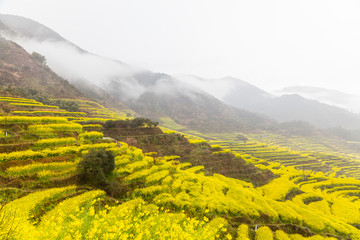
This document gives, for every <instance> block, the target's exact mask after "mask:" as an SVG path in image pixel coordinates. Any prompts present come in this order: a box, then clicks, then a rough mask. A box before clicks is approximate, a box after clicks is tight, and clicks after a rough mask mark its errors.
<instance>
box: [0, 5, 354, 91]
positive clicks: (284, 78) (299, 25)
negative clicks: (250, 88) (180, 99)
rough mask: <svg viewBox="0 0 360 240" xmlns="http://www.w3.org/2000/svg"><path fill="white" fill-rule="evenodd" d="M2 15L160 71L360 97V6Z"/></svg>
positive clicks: (92, 9) (56, 9)
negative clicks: (21, 18) (320, 89)
mask: <svg viewBox="0 0 360 240" xmlns="http://www.w3.org/2000/svg"><path fill="white" fill-rule="evenodd" d="M0 12H1V13H8V14H15V15H20V16H24V17H28V18H31V19H33V20H35V21H37V22H40V23H42V24H44V25H46V26H48V27H50V28H52V29H53V30H55V31H56V32H58V33H59V34H60V35H62V36H63V37H64V38H66V39H68V40H69V41H71V42H73V43H75V44H76V45H78V46H80V47H81V48H83V49H85V50H88V51H90V52H93V53H96V54H99V55H102V56H106V57H109V58H113V59H117V60H120V61H123V62H126V63H129V64H132V65H135V66H138V67H142V68H147V69H150V70H153V71H157V72H165V73H169V74H185V73H188V74H195V75H198V76H201V77H205V78H217V77H223V76H233V77H237V78H240V79H242V80H244V81H247V82H250V83H252V84H255V85H257V86H259V87H262V88H264V89H266V90H277V89H281V88H282V87H285V86H292V85H310V86H319V87H326V88H332V89H337V90H342V91H346V92H352V93H357V94H360V81H359V79H360V14H359V13H360V1H355V0H346V1H343V0H338V1H333V0H301V1H298V0H272V1H269V0H262V1H260V0H251V1H241V0H222V1H221V0H102V1H100V0H61V1H55V0H31V1H29V0H0Z"/></svg>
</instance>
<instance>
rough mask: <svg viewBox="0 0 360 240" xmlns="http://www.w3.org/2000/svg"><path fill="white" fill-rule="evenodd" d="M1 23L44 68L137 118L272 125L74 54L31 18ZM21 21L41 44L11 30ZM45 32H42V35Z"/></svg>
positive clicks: (231, 126)
mask: <svg viewBox="0 0 360 240" xmlns="http://www.w3.org/2000/svg"><path fill="white" fill-rule="evenodd" d="M0 20H1V18H0ZM6 21H8V22H10V23H11V24H9V25H6V24H5V25H6V26H7V28H8V29H11V31H13V32H15V33H16V34H11V33H9V31H8V29H5V30H3V31H2V34H3V35H5V36H6V37H7V38H10V39H12V40H14V41H16V42H18V43H19V44H20V45H22V46H24V47H25V49H27V50H28V51H29V52H32V51H36V52H39V53H40V54H43V55H45V57H46V59H47V63H48V65H49V66H50V67H51V68H53V69H54V71H55V72H57V73H58V74H59V75H61V76H63V77H64V78H66V79H68V80H69V81H70V82H71V83H73V84H74V85H75V86H77V87H78V88H79V89H80V90H82V91H83V92H88V91H89V89H91V87H90V86H91V85H96V86H97V87H99V88H101V89H103V90H104V91H105V92H107V93H108V94H110V95H111V96H112V97H113V98H115V99H117V100H118V101H121V102H124V103H125V104H126V105H129V106H131V107H132V109H134V110H135V111H136V112H137V113H138V114H140V115H142V116H147V117H152V118H154V119H158V118H159V117H171V118H172V119H174V120H176V121H177V122H178V123H180V124H183V125H186V126H188V127H191V128H196V129H202V130H206V131H215V130H216V131H234V130H236V129H237V130H239V129H242V130H244V129H249V128H267V127H269V126H270V125H272V121H270V120H268V119H266V118H265V117H263V116H260V115H258V114H254V113H250V112H248V111H244V110H239V109H236V108H233V107H229V106H227V105H225V104H224V103H222V102H221V101H219V100H218V99H216V98H215V97H213V96H211V95H209V94H207V93H205V92H203V91H201V90H198V89H194V88H193V87H191V86H189V85H187V84H184V83H182V82H180V81H178V80H177V79H176V78H174V77H171V76H169V75H166V74H161V73H152V72H150V71H147V70H142V69H138V68H135V67H132V66H129V65H127V64H124V63H122V62H119V61H115V60H111V59H107V58H103V57H100V56H97V55H94V54H91V53H88V52H86V51H83V50H79V49H80V48H78V47H77V46H75V45H73V44H71V43H69V42H68V41H66V40H64V39H63V38H62V37H58V36H60V35H58V34H53V33H52V30H50V29H46V27H44V26H43V25H41V24H37V23H36V22H34V21H32V20H27V19H26V18H22V17H16V16H15V17H10V18H6ZM27 21H30V23H27ZM13 22H16V24H15V23H13ZM20 22H26V23H24V25H31V28H32V32H33V33H36V32H40V35H41V36H40V37H39V38H40V39H41V40H40V41H39V40H38V39H37V38H36V37H35V36H33V35H32V34H28V33H27V32H26V31H25V30H24V29H23V28H20V27H15V28H14V29H12V28H11V26H17V24H20ZM36 26H37V27H36ZM44 28H45V30H44ZM44 32H45V33H47V34H44V35H42V33H44ZM48 33H51V34H48ZM46 36H51V37H49V38H46ZM53 36H57V37H55V38H54V37H53ZM150 103H151V104H150ZM219 123H221V124H219Z"/></svg>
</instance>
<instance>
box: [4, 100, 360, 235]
mask: <svg viewBox="0 0 360 240" xmlns="http://www.w3.org/2000/svg"><path fill="white" fill-rule="evenodd" d="M4 99H6V98H4ZM8 100H9V101H10V100H11V101H13V102H14V103H25V102H27V103H29V104H34V105H41V104H39V103H37V102H34V101H31V100H26V99H15V98H12V99H10V98H9V99H8ZM89 105H91V106H97V104H91V103H90V102H87V103H86V105H85V104H84V105H81V106H80V107H82V108H80V110H81V111H79V112H78V113H77V114H79V115H81V116H71V113H70V112H69V115H67V113H68V112H67V111H65V110H62V109H58V108H56V107H55V106H49V107H39V108H36V109H30V110H24V109H19V108H23V107H24V106H23V105H16V104H15V105H12V106H13V107H12V110H11V111H10V112H7V113H6V114H5V115H4V116H1V117H0V128H1V133H0V137H1V138H0V140H1V144H0V151H1V152H0V170H1V171H0V185H1V190H0V196H1V207H0V236H1V237H0V238H2V239H360V230H359V229H358V227H359V222H360V221H359V220H360V200H359V196H360V180H357V179H352V178H347V177H345V176H342V177H341V178H337V177H335V175H340V174H347V175H351V174H353V175H356V173H357V169H356V166H355V164H354V165H353V166H350V167H349V168H345V166H341V165H340V163H339V162H338V161H339V160H338V159H332V158H331V157H330V156H335V155H331V154H330V155H329V156H328V157H327V159H326V160H325V157H324V156H323V155H316V154H320V153H316V152H310V153H305V152H300V151H298V152H296V151H292V150H289V149H286V148H281V147H279V146H270V145H268V144H260V143H258V142H255V141H254V140H251V141H248V142H246V143H244V142H240V141H239V140H238V139H235V138H236V136H237V135H235V134H234V135H226V136H224V135H209V136H205V137H207V138H211V139H212V142H211V144H213V148H214V149H219V151H225V152H226V151H230V150H223V149H222V148H220V147H218V146H216V145H221V146H224V147H226V148H228V149H231V150H232V151H234V152H235V153H236V154H237V156H239V157H241V158H242V159H244V160H245V161H246V162H248V163H249V164H254V165H255V166H256V167H258V168H260V169H268V170H271V171H272V172H273V173H275V174H276V175H277V176H278V177H277V178H275V179H273V180H272V181H271V182H270V183H268V184H266V185H263V186H261V187H254V186H253V185H252V184H251V183H249V182H246V181H243V180H240V179H233V178H228V177H225V176H222V175H220V174H212V175H206V174H205V173H204V167H203V166H192V165H191V164H190V163H187V162H179V161H178V158H179V157H178V156H162V157H154V156H155V155H156V154H154V153H149V154H144V153H143V152H142V151H141V150H140V149H138V148H135V147H132V146H129V145H127V144H126V143H123V142H122V143H117V142H114V141H112V140H111V139H107V138H105V139H104V136H103V134H102V133H101V132H98V131H96V130H94V129H96V128H99V122H103V121H105V120H106V119H122V118H123V117H124V116H123V115H116V112H115V111H111V110H106V109H105V110H104V109H103V108H102V107H101V106H97V108H98V109H100V110H99V111H97V110H94V109H89V108H92V107H89ZM87 107H88V108H87ZM25 108H26V107H25ZM40 108H41V109H40ZM42 108H43V109H42ZM86 108H87V109H86ZM50 109H52V110H50ZM101 109H103V110H101ZM42 110H44V111H42ZM86 110H88V111H86ZM21 111H26V112H21ZM96 111H97V112H96ZM39 112H43V113H39ZM59 112H61V113H62V114H63V115H61V114H59ZM100 112H101V114H99V113H100ZM84 114H85V115H84ZM39 115H41V116H39ZM98 119H101V120H98ZM100 126H101V125H100ZM87 130H88V131H87ZM190 134H191V136H192V140H191V141H190V142H192V143H193V144H199V141H202V140H199V139H200V138H201V137H204V136H203V135H201V134H199V133H196V132H191V133H190ZM91 149H106V150H107V151H110V152H112V154H113V155H114V156H115V170H114V171H113V172H112V174H111V176H109V179H111V180H113V181H112V183H113V185H112V186H111V189H110V190H109V189H107V190H106V191H104V190H100V189H97V188H95V187H93V186H91V185H87V184H85V185H84V184H80V182H79V181H78V180H77V176H78V171H79V170H78V168H77V166H78V163H79V162H80V161H81V160H82V159H83V157H84V156H85V155H86V154H87V153H88V152H89V151H91ZM216 151H217V150H215V151H214V154H217V153H216ZM321 154H322V153H321ZM326 156H327V155H326ZM342 157H343V158H344V159H343V160H342V159H341V161H344V164H345V163H347V162H350V161H355V160H353V159H350V158H349V159H347V158H345V157H344V156H342ZM294 159H295V160H294ZM336 168H338V170H337V171H336V173H335V172H333V170H336ZM320 171H322V172H320ZM341 171H342V172H341Z"/></svg>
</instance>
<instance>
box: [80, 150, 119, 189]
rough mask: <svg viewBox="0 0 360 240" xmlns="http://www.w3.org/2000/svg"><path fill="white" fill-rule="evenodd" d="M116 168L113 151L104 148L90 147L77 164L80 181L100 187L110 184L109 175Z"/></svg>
mask: <svg viewBox="0 0 360 240" xmlns="http://www.w3.org/2000/svg"><path fill="white" fill-rule="evenodd" d="M114 168H115V157H114V155H113V153H112V152H111V151H106V150H105V149H104V148H100V149H90V150H89V153H87V154H86V155H84V157H83V160H82V161H80V162H79V164H78V166H77V169H78V170H79V177H80V181H81V182H82V183H88V184H90V185H93V186H95V187H99V188H106V187H107V186H108V185H109V180H108V176H109V175H110V174H111V173H112V171H113V170H114Z"/></svg>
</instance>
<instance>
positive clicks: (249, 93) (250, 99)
mask: <svg viewBox="0 0 360 240" xmlns="http://www.w3.org/2000/svg"><path fill="white" fill-rule="evenodd" d="M180 79H182V81H184V82H191V83H193V84H194V85H196V86H198V87H201V86H203V88H202V89H203V90H204V91H207V92H209V93H213V94H216V92H217V91H218V93H219V95H217V97H218V98H219V99H220V100H222V101H224V102H225V103H227V104H229V105H232V106H235V107H237V108H239V109H246V110H248V111H252V112H258V113H261V114H264V115H266V116H268V117H270V118H273V119H276V120H278V121H280V122H288V121H305V122H308V123H310V124H312V125H314V126H316V127H319V128H333V127H344V128H347V129H360V116H359V115H357V114H354V113H351V112H349V111H347V110H345V109H342V108H339V107H336V106H332V105H328V104H324V103H320V102H319V101H316V100H311V99H307V98H305V97H302V96H300V95H298V94H285V95H283V96H281V97H275V96H273V95H271V94H269V93H267V92H265V91H264V90H262V89H260V88H258V87H256V86H254V85H251V84H249V83H247V82H244V81H242V80H240V79H236V78H232V77H226V78H220V79H202V78H198V77H195V76H184V77H182V78H180ZM298 90H299V89H298ZM313 90H314V89H313ZM316 90H319V89H316ZM333 95H334V93H333ZM336 96H337V99H339V101H340V99H341V98H342V97H344V99H346V98H345V96H343V95H340V94H337V95H336ZM348 100H350V99H348ZM352 100H353V99H352ZM355 103H357V102H355Z"/></svg>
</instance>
